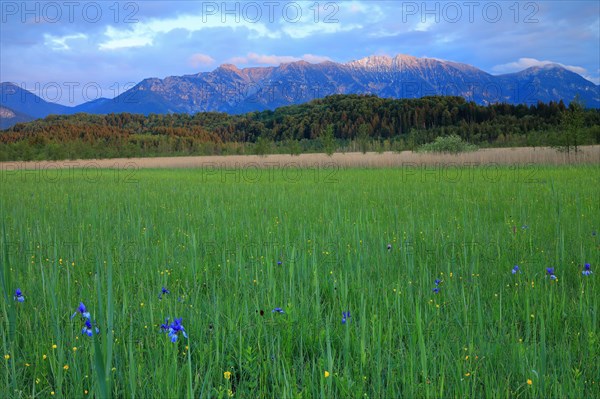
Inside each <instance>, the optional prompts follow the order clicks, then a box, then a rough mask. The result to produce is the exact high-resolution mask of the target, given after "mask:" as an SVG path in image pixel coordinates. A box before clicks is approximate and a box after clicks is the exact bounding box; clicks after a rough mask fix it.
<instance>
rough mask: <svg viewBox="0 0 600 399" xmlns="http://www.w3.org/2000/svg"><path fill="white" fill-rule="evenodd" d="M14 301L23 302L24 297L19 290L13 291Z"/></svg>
mask: <svg viewBox="0 0 600 399" xmlns="http://www.w3.org/2000/svg"><path fill="white" fill-rule="evenodd" d="M15 301H18V302H25V297H24V296H23V292H22V291H21V289H20V288H17V289H16V290H15Z"/></svg>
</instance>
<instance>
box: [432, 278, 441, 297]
mask: <svg viewBox="0 0 600 399" xmlns="http://www.w3.org/2000/svg"><path fill="white" fill-rule="evenodd" d="M441 282H442V280H440V279H439V278H436V279H435V281H434V283H435V288H434V289H433V290H432V291H433V293H434V294H437V293H438V292H440V289H439V286H440V283H441Z"/></svg>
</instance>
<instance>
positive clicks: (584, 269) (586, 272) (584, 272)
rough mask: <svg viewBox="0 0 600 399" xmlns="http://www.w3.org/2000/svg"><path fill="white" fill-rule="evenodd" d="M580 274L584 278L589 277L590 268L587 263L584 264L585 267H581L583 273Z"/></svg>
mask: <svg viewBox="0 0 600 399" xmlns="http://www.w3.org/2000/svg"><path fill="white" fill-rule="evenodd" d="M581 274H583V275H584V276H589V275H590V274H592V270H591V266H590V264H589V263H586V264H585V266H583V271H582V272H581Z"/></svg>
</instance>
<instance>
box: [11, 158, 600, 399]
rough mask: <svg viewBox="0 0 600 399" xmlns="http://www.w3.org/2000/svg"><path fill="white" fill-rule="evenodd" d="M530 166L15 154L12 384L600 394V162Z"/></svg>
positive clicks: (89, 392) (137, 391)
mask: <svg viewBox="0 0 600 399" xmlns="http://www.w3.org/2000/svg"><path fill="white" fill-rule="evenodd" d="M528 168H536V169H535V170H522V169H514V168H509V167H506V168H501V167H499V168H496V169H494V171H492V172H493V175H492V174H490V170H487V171H484V170H482V169H476V168H468V169H467V168H465V169H454V170H446V171H437V172H436V169H435V168H434V169H423V168H417V169H410V170H408V169H406V168H404V169H402V168H401V169H382V170H360V169H358V170H340V171H336V173H335V175H333V178H332V176H331V175H329V174H315V172H314V171H311V170H308V169H304V170H301V172H300V175H299V178H297V179H296V178H295V179H289V178H287V179H286V178H285V176H284V175H282V174H280V173H278V172H277V171H276V172H275V173H273V171H269V170H262V171H252V174H251V175H249V174H244V175H239V173H240V171H236V170H223V171H218V173H215V172H214V170H211V171H210V173H207V171H203V170H160V171H159V170H144V171H136V172H135V175H134V178H135V179H131V178H128V179H124V178H121V177H122V175H119V174H117V173H113V172H112V171H107V170H104V171H95V175H94V178H93V179H92V178H90V176H91V175H90V174H89V173H87V172H86V173H87V174H84V171H82V170H71V171H70V172H69V173H64V174H61V175H60V177H59V178H57V179H53V180H51V181H50V180H47V179H46V180H45V179H43V178H41V177H40V176H41V175H36V174H35V173H34V172H31V171H30V172H18V173H13V172H11V173H10V174H6V175H2V176H1V178H2V179H3V180H2V189H1V192H0V199H1V202H0V216H1V219H2V223H3V233H2V236H1V241H0V246H1V251H0V252H1V253H2V256H1V259H2V263H1V270H0V276H1V278H2V280H1V281H0V283H1V284H0V285H1V289H2V299H1V311H0V315H1V317H2V320H1V321H0V332H1V342H0V345H1V350H2V356H3V357H2V359H1V361H2V362H3V363H2V365H1V366H0V370H2V371H1V372H2V375H1V377H0V380H1V381H2V383H1V384H0V396H2V397H44V398H46V397H67V398H73V397H139V398H145V397H223V398H225V397H239V398H247V397H277V398H280V397H281V398H283V397H328V398H331V397H386V398H387V397H390V398H391V397H394V398H396V397H431V398H437V397H519V398H536V397H572V398H581V397H595V396H599V395H600V389H599V385H600V378H599V375H598V371H597V360H596V359H597V357H598V355H599V353H598V347H599V345H598V343H599V337H598V325H600V323H599V320H598V312H597V310H598V308H599V305H600V295H598V282H597V280H598V273H600V268H599V267H598V265H599V264H600V207H599V205H598V198H600V186H599V185H598V184H597V183H598V179H599V177H600V169H599V168H598V166H577V167H535V166H528ZM236 173H238V175H236ZM436 173H437V174H436ZM532 173H534V174H535V176H536V179H534V180H531V179H525V178H523V177H524V176H530V175H531V174H532ZM240 176H242V177H241V178H239V177H240ZM243 176H246V178H244V177H243ZM248 176H253V178H252V179H248V178H247V177H248ZM257 176H258V178H256V177H257ZM449 176H451V178H450V177H449ZM129 177H130V176H129ZM492 177H493V178H492ZM388 244H390V245H391V249H389V250H388ZM585 263H590V264H591V265H592V270H593V271H594V272H595V273H596V274H592V275H591V276H583V275H582V274H581V271H582V269H583V265H584V264H585ZM514 265H519V267H520V272H519V273H517V274H514V275H513V274H512V273H511V269H512V268H513V266H514ZM547 267H554V268H555V273H556V276H557V277H558V280H551V279H550V278H549V275H548V274H547V272H546V268H547ZM436 279H438V280H440V281H439V284H438V285H437V286H436V284H435V280H436ZM162 287H166V288H168V290H169V291H170V293H169V294H164V295H162V297H161V298H159V294H161V288H162ZM435 287H438V290H439V292H437V293H435V292H434V291H433V288H435ZM16 288H21V290H22V291H23V293H24V295H25V301H24V302H22V303H21V302H17V301H15V300H14V298H13V295H14V291H15V289H16ZM79 302H84V303H85V305H86V306H87V309H88V311H89V312H90V314H91V318H92V319H93V321H94V323H95V325H97V327H98V328H99V333H98V334H96V333H94V334H93V335H92V337H88V336H87V335H84V334H82V333H81V329H82V327H83V322H82V320H81V317H79V316H76V317H74V318H71V315H72V314H73V312H75V310H76V308H77V306H78V304H79ZM275 308H282V310H283V311H284V313H279V312H273V310H274V309H275ZM347 311H350V314H351V316H350V317H349V318H348V319H347V321H346V323H344V324H343V323H342V312H347ZM167 317H169V318H170V319H169V320H170V322H172V321H173V319H174V318H180V317H181V318H182V324H183V326H184V327H185V330H186V332H187V334H188V336H189V339H185V338H184V337H183V336H182V335H179V338H178V340H177V342H175V343H173V342H171V340H170V339H169V337H168V336H167V334H166V333H163V332H161V328H160V325H161V324H163V323H164V322H165V318H167ZM53 345H56V348H53ZM225 372H228V373H230V374H224V373H225ZM325 372H327V373H328V375H327V374H326V373H325ZM326 375H327V376H326ZM226 376H229V378H226ZM528 380H530V382H531V383H530V384H529V383H528Z"/></svg>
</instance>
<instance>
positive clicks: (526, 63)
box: [492, 58, 587, 76]
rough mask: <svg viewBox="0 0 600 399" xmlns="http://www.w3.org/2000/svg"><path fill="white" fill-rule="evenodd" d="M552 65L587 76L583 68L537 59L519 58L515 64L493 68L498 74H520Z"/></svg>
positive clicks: (510, 63)
mask: <svg viewBox="0 0 600 399" xmlns="http://www.w3.org/2000/svg"><path fill="white" fill-rule="evenodd" d="M551 64H556V65H560V66H561V67H563V68H565V69H568V70H569V71H571V72H575V73H578V74H580V75H582V76H584V75H585V74H587V70H586V69H585V68H582V67H578V66H574V65H564V64H561V63H560V62H554V61H540V60H537V59H535V58H519V60H518V61H515V62H509V63H507V64H500V65H496V66H494V67H492V71H494V72H496V73H511V72H519V71H522V70H524V69H527V68H531V67H534V66H539V67H542V66H545V65H551Z"/></svg>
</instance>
